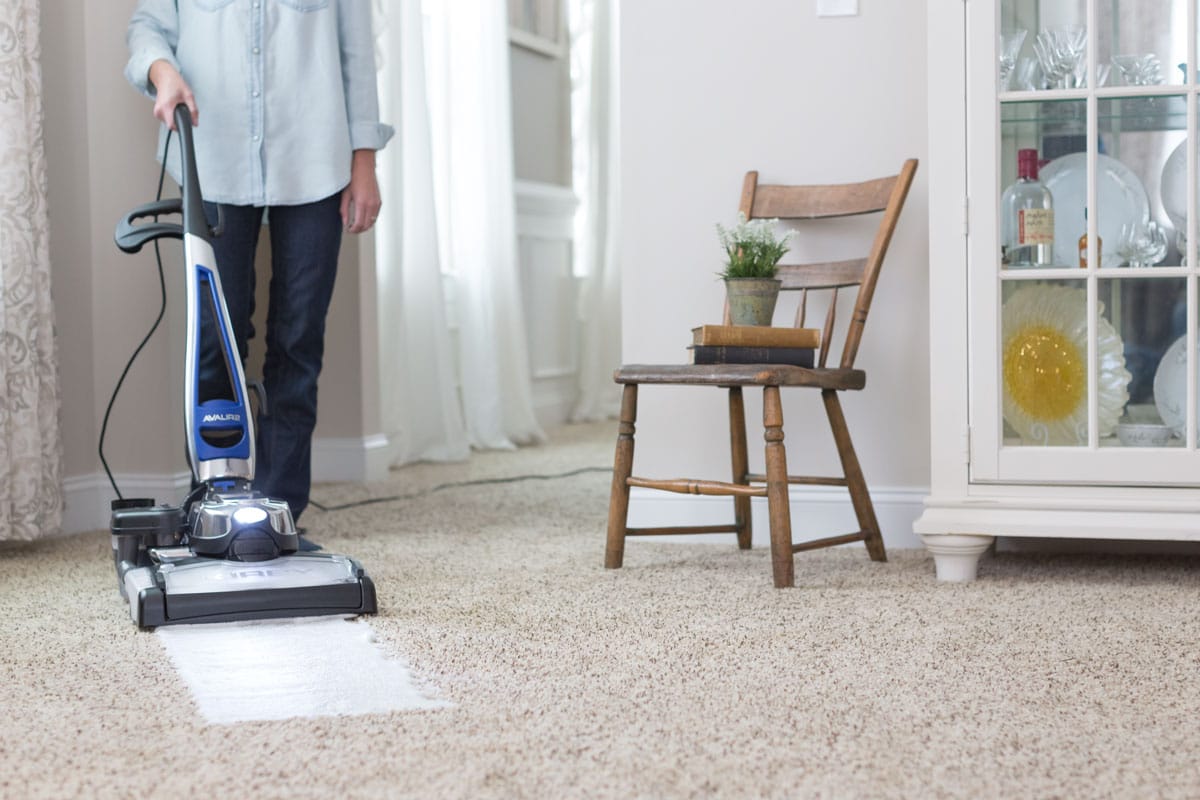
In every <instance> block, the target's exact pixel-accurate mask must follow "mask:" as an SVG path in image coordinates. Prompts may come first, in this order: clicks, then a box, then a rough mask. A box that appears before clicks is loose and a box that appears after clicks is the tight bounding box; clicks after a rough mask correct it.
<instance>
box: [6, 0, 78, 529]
mask: <svg viewBox="0 0 1200 800" xmlns="http://www.w3.org/2000/svg"><path fill="white" fill-rule="evenodd" d="M40 27H41V20H40V17H39V13H38V2H37V0H8V2H5V3H2V4H0V30H3V31H4V32H5V34H6V37H5V41H4V48H3V49H4V69H3V70H0V149H3V151H4V158H3V159H0V392H2V393H3V394H2V395H0V540H3V539H24V540H29V539H36V538H39V537H41V536H45V535H47V534H52V533H57V532H58V531H59V529H60V526H61V524H62V506H63V494H62V441H61V435H60V431H59V426H58V411H59V406H60V398H59V391H58V357H57V353H56V351H55V341H54V309H53V306H52V304H51V299H50V256H49V250H48V246H49V245H48V235H49V222H48V217H47V214H46V155H45V150H44V148H43V146H42V121H43V117H42V76H41V65H40V61H39V59H40V56H41V51H40V44H39V34H40Z"/></svg>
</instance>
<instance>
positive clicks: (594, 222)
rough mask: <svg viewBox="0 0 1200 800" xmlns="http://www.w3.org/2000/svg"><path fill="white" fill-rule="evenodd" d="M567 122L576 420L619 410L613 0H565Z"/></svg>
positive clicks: (613, 414)
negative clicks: (575, 284) (574, 263)
mask: <svg viewBox="0 0 1200 800" xmlns="http://www.w3.org/2000/svg"><path fill="white" fill-rule="evenodd" d="M568 9H569V15H570V16H569V19H570V29H571V75H572V88H571V123H572V128H573V130H574V147H573V152H572V156H573V163H574V173H575V174H574V182H575V191H576V193H577V194H578V195H579V198H580V205H579V210H578V213H577V214H576V222H575V253H576V258H577V259H578V260H579V264H578V267H577V272H578V273H579V274H581V275H583V284H582V287H581V289H580V303H579V318H580V322H581V325H582V331H581V337H580V338H581V345H580V365H579V367H580V372H579V401H578V403H577V404H576V406H575V409H574V411H573V412H572V414H571V418H572V419H573V420H575V421H584V420H594V419H603V418H605V417H613V416H616V414H617V411H618V408H619V405H620V393H619V387H618V386H617V384H615V383H613V379H612V374H613V370H614V369H616V367H617V366H618V365H619V364H620V363H621V285H620V267H619V263H618V252H617V221H618V209H617V202H618V199H619V178H620V170H619V168H618V162H619V158H618V154H619V144H620V139H619V131H620V120H619V118H618V109H619V104H618V102H617V91H618V85H619V84H618V70H617V30H618V24H617V23H618V17H617V0H569V3H568Z"/></svg>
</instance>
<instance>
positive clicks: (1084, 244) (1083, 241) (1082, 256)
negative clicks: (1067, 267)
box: [1079, 208, 1104, 269]
mask: <svg viewBox="0 0 1200 800" xmlns="http://www.w3.org/2000/svg"><path fill="white" fill-rule="evenodd" d="M1103 244H1104V240H1103V239H1101V238H1100V234H1098V233H1097V234H1096V261H1097V262H1099V263H1100V264H1103V263H1104V261H1103V259H1102V257H1101V255H1100V248H1101V246H1102V245H1103ZM1087 250H1088V235H1087V209H1086V208H1085V209H1083V236H1080V237H1079V268H1080V269H1087V265H1088V259H1087Z"/></svg>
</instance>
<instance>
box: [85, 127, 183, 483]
mask: <svg viewBox="0 0 1200 800" xmlns="http://www.w3.org/2000/svg"><path fill="white" fill-rule="evenodd" d="M170 146H171V129H170V128H168V129H167V142H166V145H164V148H163V153H164V156H163V162H162V169H161V170H160V171H159V173H158V191H157V192H155V194H154V200H155V202H157V201H159V200H162V190H163V180H164V179H165V178H166V175H167V159H166V156H165V154H166V152H167V148H169V147H170ZM154 219H155V221H157V220H158V217H157V216H155V217H154ZM154 260H155V261H156V262H158V290H159V295H160V302H159V308H158V316H157V317H156V318H155V320H154V324H153V325H151V326H150V331H149V332H148V333H147V334H146V335H145V337H143V338H142V341H141V344H139V345H138V346H137V348H136V349H135V350H134V351H133V355H131V356H130V357H129V360H128V361H126V362H125V369H123V370H121V377H119V378H117V385H116V386H114V387H113V390H112V396H111V397H109V398H108V407H107V408H105V409H104V421H103V422H101V423H100V443H99V446H98V448H97V449H98V451H99V453H100V464H101V465H102V466H103V467H104V474H105V475H107V476H108V482H109V483H111V484H112V487H113V491H114V492H116V493H117V499H118V500H124V499H125V496H124V495H122V494H121V490H120V488H119V487H118V486H117V481H116V478H114V477H113V474H112V470H111V469H109V468H108V460H107V459H106V458H105V457H104V436H105V434H106V433H108V418H109V415H111V414H112V410H113V404H114V403H116V402H117V394H118V393H119V392H120V391H121V385H122V384H124V383H125V377H126V376H127V375H128V374H129V370H130V368H131V367H133V362H134V361H136V360H137V357H138V356H139V355H140V354H141V352H142V350H143V349H144V348H145V347H146V344H147V343H148V342H149V341H150V337H152V336H154V332H155V331H157V330H158V326H159V324H160V323H161V322H162V321H163V317H164V316H166V313H167V279H166V276H165V275H164V274H163V263H162V252H161V251H160V250H159V249H158V241H157V240H155V242H154Z"/></svg>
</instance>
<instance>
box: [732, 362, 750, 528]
mask: <svg viewBox="0 0 1200 800" xmlns="http://www.w3.org/2000/svg"><path fill="white" fill-rule="evenodd" d="M729 452H730V455H731V456H732V461H733V482H734V483H740V484H743V485H746V473H748V472H749V471H750V459H749V457H748V456H747V454H746V406H745V404H744V403H743V402H742V387H740V386H730V387H729ZM733 514H734V519H735V524H736V525H737V526H738V532H737V541H738V547H740V548H741V549H742V550H749V549H750V541H751V539H753V528H752V527H751V519H750V498H749V497H738V496H736V495H735V496H734V498H733Z"/></svg>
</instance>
